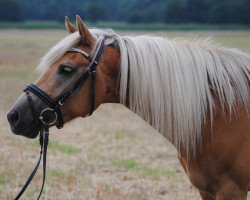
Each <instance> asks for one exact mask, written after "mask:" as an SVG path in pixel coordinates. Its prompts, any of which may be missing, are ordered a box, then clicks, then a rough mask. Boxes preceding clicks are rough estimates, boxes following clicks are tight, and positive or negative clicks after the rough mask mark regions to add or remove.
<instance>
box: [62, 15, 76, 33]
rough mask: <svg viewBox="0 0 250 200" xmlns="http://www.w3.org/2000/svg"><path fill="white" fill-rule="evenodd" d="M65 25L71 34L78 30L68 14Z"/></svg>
mask: <svg viewBox="0 0 250 200" xmlns="http://www.w3.org/2000/svg"><path fill="white" fill-rule="evenodd" d="M65 25H66V28H67V30H68V33H69V34H71V33H75V32H76V31H77V28H76V27H75V26H74V25H73V24H72V23H71V22H70V21H69V18H68V17H67V16H65Z"/></svg>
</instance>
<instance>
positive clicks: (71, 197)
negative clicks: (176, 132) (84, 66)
mask: <svg viewBox="0 0 250 200" xmlns="http://www.w3.org/2000/svg"><path fill="white" fill-rule="evenodd" d="M120 34H130V35H131V34H138V32H134V33H132V32H120ZM153 34H158V35H167V36H168V37H188V38H194V37H196V36H197V35H198V36H213V37H214V38H215V40H216V41H217V42H219V43H221V44H223V45H226V46H229V47H234V48H240V49H242V50H244V51H246V52H249V53H250V31H216V32H212V31H209V32H204V31H196V32H154V33H153ZM65 35H66V32H65V31H48V30H40V31H38V30H37V31H36V30H29V31H28V30H1V31H0V94H1V98H0V138H1V139H0V147H1V148H0V199H1V200H9V199H13V198H14V197H15V195H16V194H17V192H18V191H19V190H20V188H21V187H22V185H23V183H24V182H25V181H26V178H27V177H28V175H29V174H30V172H31V170H32V169H33V166H34V165H35V163H36V161H37V157H38V154H39V145H38V141H37V140H29V139H27V138H23V137H19V136H16V135H13V134H12V133H11V131H10V129H9V125H8V123H7V120H6V112H7V111H8V110H9V109H10V108H11V106H12V105H13V104H14V103H15V101H16V99H17V98H18V96H19V95H20V94H21V92H22V89H23V88H24V87H25V85H26V84H27V83H28V82H31V81H33V80H35V79H36V76H37V75H36V74H35V73H34V72H33V69H34V68H35V66H36V65H37V61H38V59H39V58H40V57H41V56H42V55H43V54H44V53H45V52H46V51H47V50H48V48H49V47H51V46H52V45H53V44H55V43H56V42H57V41H59V40H60V39H61V38H62V37H63V36H65ZM47 162H48V165H47V167H48V168H47V170H48V172H47V180H46V184H45V192H44V194H43V198H42V199H48V200H52V199H53V200H55V199H56V200H57V199H58V200H59V199H60V200H61V199H63V200H78V199H83V200H198V199H200V197H199V195H198V191H197V190H196V189H195V188H194V187H193V186H192V185H191V184H190V183H189V180H188V178H187V176H186V175H185V173H184V171H183V169H182V168H181V166H180V164H179V161H178V159H177V152H176V150H175V149H174V148H173V146H172V145H171V144H170V143H168V142H167V141H165V139H164V138H163V137H161V135H159V134H158V133H157V132H156V131H154V130H153V129H152V128H151V127H150V126H149V125H147V124H146V123H145V122H143V121H142V120H141V119H139V118H138V117H137V116H135V115H134V114H133V113H131V112H130V111H129V110H127V109H126V108H125V107H123V106H121V105H114V104H113V105H111V104H108V105H103V106H101V107H100V108H99V109H98V110H97V111H96V112H95V113H94V114H93V116H91V117H88V118H86V119H77V120H75V121H73V122H71V123H70V124H68V125H66V127H65V128H64V129H63V130H57V129H55V128H53V129H52V130H51V139H50V146H49V149H48V160H47ZM41 178H42V177H41V170H39V172H38V175H37V176H36V177H35V179H34V181H33V183H32V184H31V186H30V187H29V189H28V190H27V192H26V193H25V194H24V198H22V199H34V198H35V197H36V196H37V195H38V192H39V189H40V184H41ZM249 199H250V198H249Z"/></svg>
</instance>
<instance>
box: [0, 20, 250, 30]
mask: <svg viewBox="0 0 250 200" xmlns="http://www.w3.org/2000/svg"><path fill="white" fill-rule="evenodd" d="M63 22H64V20H63V19H62V22H57V21H49V22H48V21H47V22H46V21H26V22H19V23H14V22H1V23H0V29H65V25H64V23H63ZM87 25H88V26H89V27H100V28H112V29H115V30H138V31H143V30H147V31H155V30H249V29H250V25H242V24H193V23H186V24H166V23H160V22H157V23H136V24H130V23H126V22H109V21H104V22H97V23H91V22H89V23H87Z"/></svg>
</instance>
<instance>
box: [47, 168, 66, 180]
mask: <svg viewBox="0 0 250 200" xmlns="http://www.w3.org/2000/svg"><path fill="white" fill-rule="evenodd" d="M49 175H51V176H53V177H56V178H64V177H65V173H64V172H62V171H61V170H59V169H52V170H51V171H49Z"/></svg>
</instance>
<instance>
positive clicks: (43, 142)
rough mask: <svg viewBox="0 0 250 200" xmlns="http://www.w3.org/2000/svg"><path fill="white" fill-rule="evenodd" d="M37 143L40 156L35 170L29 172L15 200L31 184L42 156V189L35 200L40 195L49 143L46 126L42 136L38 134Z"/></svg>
mask: <svg viewBox="0 0 250 200" xmlns="http://www.w3.org/2000/svg"><path fill="white" fill-rule="evenodd" d="M39 141H40V156H39V158H38V161H37V163H36V165H35V168H34V169H33V171H32V172H31V174H30V176H29V178H28V179H27V181H26V182H25V184H24V186H23V188H22V189H21V191H20V192H19V193H18V195H17V196H16V198H15V200H18V199H19V198H20V197H21V196H22V195H23V193H24V192H25V190H26V189H27V188H28V186H29V184H30V183H31V181H32V179H33V178H34V176H35V174H36V172H37V170H38V167H39V165H40V163H41V159H42V155H43V182H42V187H41V190H40V193H39V196H38V198H37V200H39V198H40V196H41V194H42V191H43V187H44V183H45V178H46V159H47V147H48V142H49V127H48V126H46V127H45V132H44V134H43V133H40V138H39Z"/></svg>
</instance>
